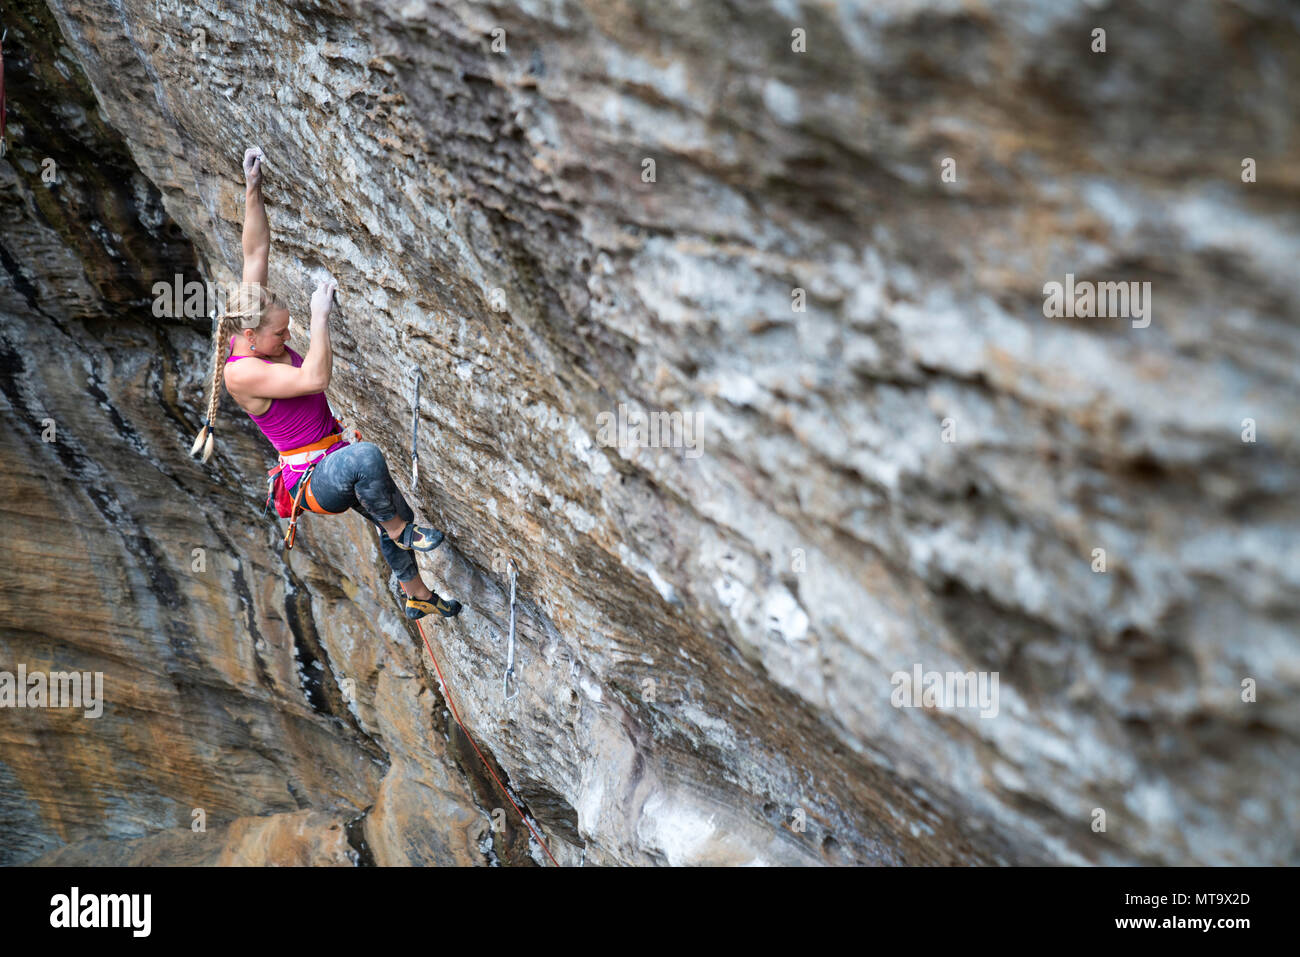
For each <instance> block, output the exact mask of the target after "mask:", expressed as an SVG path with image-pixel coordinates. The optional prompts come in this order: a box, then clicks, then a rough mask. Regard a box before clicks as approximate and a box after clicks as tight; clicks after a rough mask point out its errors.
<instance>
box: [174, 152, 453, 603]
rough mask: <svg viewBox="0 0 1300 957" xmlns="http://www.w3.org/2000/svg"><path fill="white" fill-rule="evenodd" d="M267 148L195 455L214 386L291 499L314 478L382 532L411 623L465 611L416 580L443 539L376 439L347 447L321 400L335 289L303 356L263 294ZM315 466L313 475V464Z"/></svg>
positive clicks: (326, 295)
mask: <svg viewBox="0 0 1300 957" xmlns="http://www.w3.org/2000/svg"><path fill="white" fill-rule="evenodd" d="M262 159H263V154H262V151H261V150H260V149H258V148H256V147H253V148H251V149H249V150H248V151H247V152H245V154H244V180H245V183H246V188H245V197H246V200H247V208H246V211H245V215H244V233H243V241H244V275H243V282H242V283H241V284H240V288H239V292H238V294H236V295H234V296H232V297H231V301H230V303H229V304H228V310H227V312H226V314H225V315H222V316H220V317H219V318H218V321H217V328H216V330H215V332H214V336H215V340H214V342H213V350H212V379H211V384H210V386H209V393H208V415H207V418H206V419H204V420H203V428H202V429H200V431H199V436H198V438H197V439H196V440H195V442H194V448H193V450H192V454H198V452H199V450H200V449H202V450H203V461H205V462H206V461H207V460H208V458H209V456H211V455H212V428H213V424H214V422H215V420H216V415H217V408H218V405H219V404H220V401H221V393H220V392H219V391H218V385H217V383H218V379H219V378H220V379H221V380H222V381H223V382H224V383H225V386H226V390H227V391H228V392H229V393H230V395H231V397H232V398H234V400H235V401H236V402H237V403H239V406H240V408H242V409H243V410H244V411H245V412H247V413H248V416H249V418H251V419H252V420H253V421H254V422H255V423H257V427H258V428H259V429H261V430H262V434H263V435H265V436H266V437H267V438H268V439H269V440H270V442H271V444H272V445H274V446H275V447H276V449H277V450H279V452H280V453H281V454H280V461H281V464H282V465H283V466H284V471H283V473H282V475H283V477H284V484H285V486H286V488H287V489H288V490H289V493H290V495H294V494H296V492H295V487H296V486H297V484H298V482H299V481H300V480H301V479H302V477H303V475H304V474H308V473H309V474H310V478H309V479H308V485H307V486H306V488H305V489H304V495H305V497H306V498H314V499H315V502H316V504H318V505H319V506H320V508H321V509H323V510H324V511H327V512H344V511H347V510H348V509H356V510H357V511H358V512H360V513H361V514H362V515H364V516H365V517H366V518H367V519H368V520H369V521H372V522H374V523H375V524H376V525H377V526H378V527H379V547H380V551H381V552H382V553H383V556H384V559H385V560H386V561H387V562H388V565H389V567H391V568H392V569H393V571H394V572H395V573H396V574H397V580H398V581H399V582H401V584H402V591H404V592H405V593H406V617H407V618H410V619H418V618H423V617H424V616H425V615H427V614H430V613H432V612H435V611H436V612H437V613H438V614H440V615H442V616H443V617H444V618H451V617H454V616H455V615H456V614H457V613H458V612H459V611H460V608H461V606H460V602H458V601H451V600H447V599H443V598H439V597H438V595H437V594H436V593H434V592H433V591H432V590H430V588H429V586H428V585H426V584H425V583H424V579H422V578H421V577H420V570H419V567H418V566H417V564H416V561H415V557H414V556H413V555H412V554H411V552H412V551H417V552H427V551H431V550H432V549H434V548H437V547H438V546H439V545H440V544H441V543H442V540H443V534H442V532H439V531H436V530H435V529H432V528H429V527H426V526H423V525H416V524H415V513H414V512H412V511H411V507H410V506H409V505H407V504H406V499H405V498H403V497H402V493H401V492H400V491H399V490H398V488H397V486H396V485H395V484H393V479H392V476H390V475H389V473H388V465H387V463H386V462H385V461H384V456H383V453H382V452H380V450H379V447H378V446H376V445H375V444H374V443H373V442H357V443H349V442H346V441H344V439H343V436H342V429H341V427H340V426H339V423H338V421H337V420H336V419H335V418H334V414H333V412H331V411H330V405H329V402H328V401H327V400H326V398H325V389H326V388H327V387H328V386H329V381H330V372H331V370H332V367H333V358H334V357H333V353H332V352H331V350H330V333H329V314H330V308H331V305H332V304H333V301H334V290H335V288H336V284H335V283H334V282H333V281H332V280H331V281H328V282H323V283H321V284H320V285H319V286H317V287H316V291H315V293H313V294H312V297H311V344H310V346H309V348H308V349H307V357H306V358H305V359H304V358H303V357H302V356H300V355H299V354H298V353H296V352H294V351H293V350H292V349H290V348H289V347H288V341H289V310H288V308H287V307H286V306H285V305H284V303H283V302H282V301H281V300H280V299H279V298H278V297H277V296H276V295H274V294H273V293H271V292H269V291H268V290H267V289H266V285H265V283H266V275H267V260H268V258H269V256H270V252H271V229H270V226H269V224H268V223H267V220H266V206H265V204H264V203H263V201H262ZM312 463H315V468H314V469H311V464H312Z"/></svg>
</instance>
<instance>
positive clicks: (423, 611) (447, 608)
mask: <svg viewBox="0 0 1300 957" xmlns="http://www.w3.org/2000/svg"><path fill="white" fill-rule="evenodd" d="M435 611H436V612H437V613H438V614H440V615H442V617H443V618H455V617H456V616H457V615H458V614H460V602H458V601H456V600H454V599H450V600H449V599H446V598H439V597H438V593H437V592H434V593H433V597H432V598H430V599H429V600H428V601H426V600H425V599H423V598H412V597H411V596H410V595H407V596H406V617H407V618H409V619H411V620H412V621H415V620H416V619H418V618H423V617H424V616H425V615H431V614H433V613H434V612H435Z"/></svg>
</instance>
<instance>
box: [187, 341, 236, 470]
mask: <svg viewBox="0 0 1300 957" xmlns="http://www.w3.org/2000/svg"><path fill="white" fill-rule="evenodd" d="M233 325H234V323H233V322H232V320H231V317H230V316H225V315H223V316H218V317H217V323H216V328H215V331H214V333H213V336H214V338H213V343H212V375H211V377H210V379H209V382H208V409H207V415H206V416H205V417H204V419H203V427H202V428H200V429H199V434H198V437H197V438H196V439H195V440H194V446H193V448H191V449H190V455H198V454H199V451H200V450H202V451H203V461H204V462H206V461H207V460H208V459H210V458H212V448H213V438H212V432H213V429H214V428H215V426H216V424H217V410H218V409H219V408H220V407H221V373H222V371H223V370H224V369H225V365H226V358H227V357H228V356H229V355H230V336H231V335H232V334H233V331H234V330H233V329H232V328H231V327H232V326H233Z"/></svg>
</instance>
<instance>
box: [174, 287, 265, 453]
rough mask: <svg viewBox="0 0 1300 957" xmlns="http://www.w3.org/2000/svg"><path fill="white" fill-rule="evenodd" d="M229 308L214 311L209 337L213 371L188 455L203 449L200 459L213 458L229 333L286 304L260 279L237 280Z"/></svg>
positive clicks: (259, 323) (262, 319)
mask: <svg viewBox="0 0 1300 957" xmlns="http://www.w3.org/2000/svg"><path fill="white" fill-rule="evenodd" d="M228 305H229V307H230V308H229V309H228V310H227V311H226V312H225V313H222V314H221V315H215V313H214V316H213V318H214V320H215V321H214V324H213V330H212V335H213V340H212V375H211V377H210V379H209V380H208V408H207V415H206V416H205V417H204V419H203V425H202V427H200V429H199V434H198V437H197V438H195V440H194V446H193V447H192V448H191V449H190V455H198V454H199V452H200V450H201V451H202V452H203V459H202V460H203V461H204V462H206V461H207V460H208V459H210V458H212V449H213V437H212V433H213V431H214V429H215V426H216V421H217V410H218V409H219V408H220V407H221V390H220V386H221V384H222V382H223V372H224V370H225V367H226V359H227V358H229V356H230V337H231V336H232V335H234V334H235V333H236V332H239V331H241V330H243V329H260V328H262V325H263V324H264V323H265V322H266V319H267V316H268V315H269V314H270V313H271V312H274V311H276V310H279V309H285V308H287V307H286V306H285V304H284V303H283V302H282V301H281V299H280V298H279V297H278V296H277V295H276V294H275V293H273V292H271V291H270V290H269V289H267V288H266V287H265V286H263V285H262V284H261V283H256V282H246V283H240V284H239V289H238V291H237V292H236V293H235V294H234V295H233V296H232V297H231V299H230V302H229V304H228Z"/></svg>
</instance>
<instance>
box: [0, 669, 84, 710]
mask: <svg viewBox="0 0 1300 957" xmlns="http://www.w3.org/2000/svg"><path fill="white" fill-rule="evenodd" d="M0 708H82V709H83V711H84V714H85V716H86V717H87V718H98V717H99V716H100V715H102V714H103V713H104V673H103V672H102V671H95V672H90V671H51V672H50V673H49V674H48V675H47V674H45V672H43V671H31V672H29V671H28V670H27V666H26V665H19V666H18V674H17V675H14V674H13V673H12V672H9V671H0Z"/></svg>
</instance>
